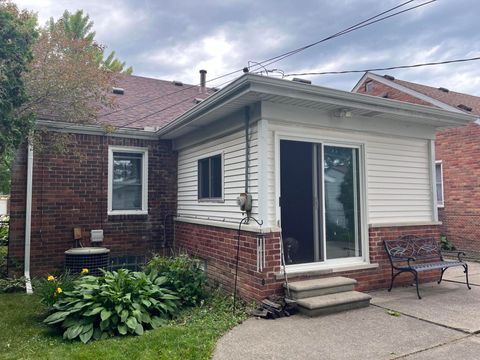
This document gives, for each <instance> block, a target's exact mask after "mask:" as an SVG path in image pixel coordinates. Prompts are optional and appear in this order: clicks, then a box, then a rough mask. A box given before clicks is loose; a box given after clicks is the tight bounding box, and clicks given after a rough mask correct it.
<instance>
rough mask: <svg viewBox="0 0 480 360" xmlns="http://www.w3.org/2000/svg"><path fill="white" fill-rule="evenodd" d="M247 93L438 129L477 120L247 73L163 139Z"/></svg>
mask: <svg viewBox="0 0 480 360" xmlns="http://www.w3.org/2000/svg"><path fill="white" fill-rule="evenodd" d="M247 94H254V95H256V97H257V98H258V101H260V100H261V98H260V95H277V96H284V97H285V98H294V99H301V100H307V101H312V102H323V103H327V104H333V105H338V106H344V107H352V108H357V109H368V110H372V111H379V112H382V113H385V114H395V115H401V116H404V117H405V118H406V120H408V119H410V120H414V119H415V118H424V119H429V120H432V121H435V122H436V123H438V127H445V126H462V125H466V124H468V123H470V122H472V121H474V120H475V118H474V117H472V116H471V115H469V114H465V113H463V112H456V113H453V112H451V111H446V110H443V109H441V108H440V109H438V108H434V107H430V106H423V105H417V104H410V103H406V102H402V101H396V100H391V99H384V98H379V97H375V96H370V95H365V94H358V93H352V92H347V91H342V90H335V89H329V88H325V87H321V86H315V85H307V84H303V83H297V82H294V81H287V80H283V79H277V78H272V77H267V76H260V75H252V74H246V75H243V76H242V77H240V78H238V79H237V80H235V81H234V82H233V83H231V84H229V85H227V86H226V87H225V88H223V89H221V90H220V91H218V92H217V93H215V94H214V95H212V96H211V97H209V98H207V99H205V100H204V101H202V102H201V103H200V104H198V105H197V106H196V107H194V108H193V109H191V110H189V111H187V112H186V113H185V114H183V115H181V116H180V117H178V118H177V119H176V120H174V121H173V122H171V123H170V124H168V125H167V126H165V127H163V128H162V129H160V130H158V132H157V134H158V135H159V136H164V135H167V134H171V133H173V132H174V131H176V130H178V129H179V128H181V127H184V126H187V125H190V124H192V123H193V122H195V121H197V120H198V119H199V118H200V117H202V116H205V115H206V114H211V113H212V112H213V111H215V110H216V109H218V108H220V107H221V106H224V104H226V103H228V102H229V101H232V100H233V99H239V98H241V97H243V96H246V95H247Z"/></svg>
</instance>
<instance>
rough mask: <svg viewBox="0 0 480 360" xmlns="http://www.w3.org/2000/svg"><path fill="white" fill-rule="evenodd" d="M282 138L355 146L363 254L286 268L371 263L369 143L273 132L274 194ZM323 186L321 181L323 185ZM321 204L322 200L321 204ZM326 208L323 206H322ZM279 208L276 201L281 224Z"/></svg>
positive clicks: (278, 181) (287, 267)
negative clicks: (367, 149) (368, 193)
mask: <svg viewBox="0 0 480 360" xmlns="http://www.w3.org/2000/svg"><path fill="white" fill-rule="evenodd" d="M281 140H293V141H304V142H311V143H320V144H322V146H324V145H326V146H341V147H346V148H353V149H358V154H359V159H358V166H359V169H358V170H359V179H358V180H359V187H360V194H359V195H360V224H361V236H362V256H361V257H351V258H342V259H330V260H328V259H327V260H326V261H320V262H312V263H304V264H295V265H287V266H286V269H287V272H291V273H294V272H296V271H315V270H322V269H331V268H336V267H342V266H347V265H352V266H353V265H364V264H370V249H369V246H370V237H369V232H368V196H367V176H366V174H367V163H366V158H367V157H366V153H367V152H366V148H367V146H368V143H367V141H366V140H362V141H358V140H353V139H348V138H347V139H342V140H339V139H338V138H335V137H327V136H320V137H316V136H311V135H309V134H306V133H302V132H300V133H298V134H295V135H292V134H288V133H285V132H282V131H275V132H274V142H275V198H276V199H279V198H280V141H281ZM322 186H323V185H322ZM323 206H324V204H323ZM324 210H325V209H324ZM280 219H281V208H280V203H279V201H278V200H277V201H276V223H277V224H278V225H280V226H281V224H280Z"/></svg>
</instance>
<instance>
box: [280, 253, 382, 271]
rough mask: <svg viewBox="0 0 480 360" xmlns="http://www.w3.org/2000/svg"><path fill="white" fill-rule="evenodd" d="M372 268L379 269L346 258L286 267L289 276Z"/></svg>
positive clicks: (356, 259)
mask: <svg viewBox="0 0 480 360" xmlns="http://www.w3.org/2000/svg"><path fill="white" fill-rule="evenodd" d="M371 266H373V267H377V266H378V264H377V265H375V264H371V263H370V262H368V261H363V260H362V258H360V257H354V258H345V259H342V261H332V260H329V261H328V260H327V261H323V262H316V263H306V264H295V265H287V266H285V270H286V272H287V275H290V274H299V273H301V274H303V273H309V272H315V271H326V272H339V271H348V270H345V269H349V270H350V269H351V268H355V269H359V268H361V267H366V268H370V267H371Z"/></svg>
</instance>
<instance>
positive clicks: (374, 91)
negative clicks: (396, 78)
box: [357, 80, 432, 106]
mask: <svg viewBox="0 0 480 360" xmlns="http://www.w3.org/2000/svg"><path fill="white" fill-rule="evenodd" d="M357 92H358V93H360V94H367V95H371V96H378V97H382V96H384V95H385V94H387V95H388V99H391V100H398V101H404V102H409V103H412V104H418V105H426V106H432V104H430V103H428V102H426V101H424V100H420V99H418V98H416V97H414V96H411V95H409V94H406V93H404V92H402V91H400V90H397V89H394V88H392V87H390V86H387V85H385V84H382V83H380V82H378V81H375V80H371V87H370V91H368V92H367V91H366V90H365V86H364V85H362V86H360V87H359V88H358V90H357Z"/></svg>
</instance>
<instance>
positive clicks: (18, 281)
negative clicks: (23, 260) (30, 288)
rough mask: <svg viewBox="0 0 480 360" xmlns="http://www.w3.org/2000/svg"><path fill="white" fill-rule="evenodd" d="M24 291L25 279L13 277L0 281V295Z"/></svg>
mask: <svg viewBox="0 0 480 360" xmlns="http://www.w3.org/2000/svg"><path fill="white" fill-rule="evenodd" d="M23 290H25V278H24V277H23V276H22V277H19V278H16V277H13V278H4V279H0V293H11V292H17V291H23Z"/></svg>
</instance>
